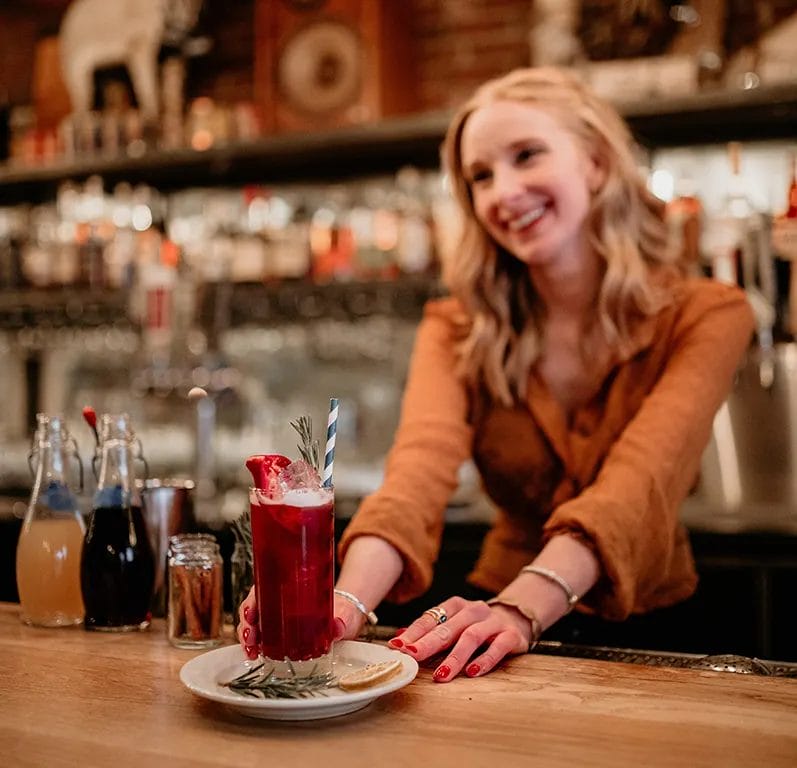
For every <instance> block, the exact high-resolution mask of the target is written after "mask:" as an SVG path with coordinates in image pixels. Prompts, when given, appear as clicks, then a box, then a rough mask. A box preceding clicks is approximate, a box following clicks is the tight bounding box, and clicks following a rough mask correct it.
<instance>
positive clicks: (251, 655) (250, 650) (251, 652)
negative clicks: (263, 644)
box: [244, 645, 257, 659]
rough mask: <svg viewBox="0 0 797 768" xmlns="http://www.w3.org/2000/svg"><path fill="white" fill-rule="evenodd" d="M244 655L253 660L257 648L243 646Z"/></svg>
mask: <svg viewBox="0 0 797 768" xmlns="http://www.w3.org/2000/svg"><path fill="white" fill-rule="evenodd" d="M244 653H246V655H247V656H248V657H249V658H250V659H254V658H255V657H256V656H257V648H255V646H254V645H245V646H244Z"/></svg>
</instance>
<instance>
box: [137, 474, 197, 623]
mask: <svg viewBox="0 0 797 768" xmlns="http://www.w3.org/2000/svg"><path fill="white" fill-rule="evenodd" d="M141 495H142V497H143V501H144V517H145V519H146V521H147V531H148V533H149V538H150V543H151V544H152V551H153V552H154V554H155V594H154V597H153V599H152V613H153V615H154V616H165V615H166V604H167V591H168V579H167V570H168V550H169V538H170V537H171V536H176V535H177V534H180V533H193V532H195V531H196V529H197V525H196V517H195V515H194V482H193V480H178V479H168V480H163V479H157V478H152V479H149V480H146V481H145V482H144V484H143V488H142V492H141Z"/></svg>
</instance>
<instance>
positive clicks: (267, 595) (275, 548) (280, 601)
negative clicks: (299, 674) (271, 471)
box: [250, 488, 334, 672]
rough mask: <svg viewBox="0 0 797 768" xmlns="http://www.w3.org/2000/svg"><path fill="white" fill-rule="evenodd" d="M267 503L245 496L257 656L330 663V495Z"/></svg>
mask: <svg viewBox="0 0 797 768" xmlns="http://www.w3.org/2000/svg"><path fill="white" fill-rule="evenodd" d="M280 496H281V498H271V497H270V496H269V493H268V492H267V491H263V490H260V489H252V490H251V491H250V510H251V516H252V554H253V560H254V577H255V593H256V596H257V606H258V615H259V625H258V629H259V631H260V647H259V650H260V654H261V655H262V656H264V657H266V658H267V659H269V660H271V661H274V662H282V661H284V660H286V659H288V660H290V661H291V662H294V665H295V663H296V662H302V661H310V660H313V661H314V663H318V664H319V665H321V666H319V669H318V671H319V672H322V671H327V669H322V668H321V667H322V666H326V665H327V664H331V654H330V650H331V648H332V632H333V616H332V595H333V592H332V589H333V553H334V495H333V491H332V489H331V488H320V489H317V490H293V491H288V492H287V493H285V494H284V495H281V494H280Z"/></svg>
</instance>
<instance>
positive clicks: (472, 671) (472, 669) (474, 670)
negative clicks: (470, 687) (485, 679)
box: [465, 664, 482, 677]
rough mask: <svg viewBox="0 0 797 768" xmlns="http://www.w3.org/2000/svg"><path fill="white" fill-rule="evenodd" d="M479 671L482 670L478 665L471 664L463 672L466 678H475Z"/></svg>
mask: <svg viewBox="0 0 797 768" xmlns="http://www.w3.org/2000/svg"><path fill="white" fill-rule="evenodd" d="M481 671H482V668H481V667H480V666H479V665H478V664H471V665H470V666H469V667H468V668H467V670H465V672H466V674H467V676H468V677H476V675H478V674H479V672H481Z"/></svg>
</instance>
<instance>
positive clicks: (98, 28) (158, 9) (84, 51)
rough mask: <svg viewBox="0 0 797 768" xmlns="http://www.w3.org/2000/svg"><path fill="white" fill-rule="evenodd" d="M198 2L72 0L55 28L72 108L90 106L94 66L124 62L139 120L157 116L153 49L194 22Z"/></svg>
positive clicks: (82, 109) (175, 39) (179, 38)
mask: <svg viewBox="0 0 797 768" xmlns="http://www.w3.org/2000/svg"><path fill="white" fill-rule="evenodd" d="M201 6H202V0H73V2H72V3H71V4H70V5H69V7H68V8H67V10H66V13H65V14H64V18H63V21H62V22H61V29H60V32H59V46H60V51H61V67H62V70H63V75H64V82H65V83H66V87H67V90H68V91H69V96H70V98H71V100H72V110H73V112H75V113H76V114H81V113H85V112H88V111H90V110H91V108H92V104H93V101H94V70H95V69H98V68H100V67H105V66H113V65H117V64H124V65H125V66H126V67H127V70H128V72H129V73H130V79H131V81H132V83H133V90H134V92H135V95H136V99H137V101H138V106H139V109H140V111H141V116H142V118H143V119H144V120H145V121H147V122H154V121H155V120H156V119H157V117H158V111H159V110H158V53H159V51H160V47H161V45H162V43H164V42H175V43H179V42H180V41H182V39H183V38H185V36H186V35H187V34H188V32H189V31H190V30H191V29H192V28H193V26H194V25H195V24H196V21H197V18H198V16H199V12H200V10H201Z"/></svg>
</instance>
